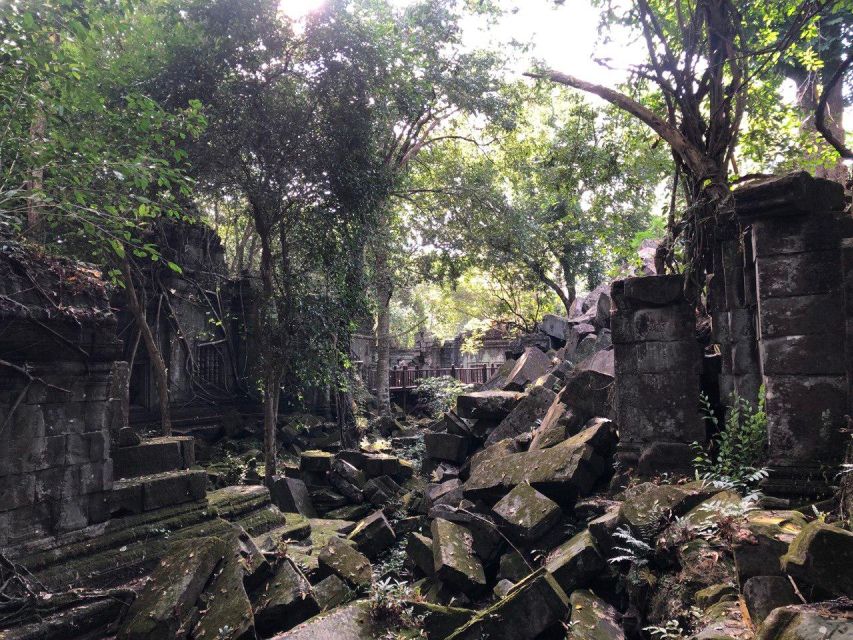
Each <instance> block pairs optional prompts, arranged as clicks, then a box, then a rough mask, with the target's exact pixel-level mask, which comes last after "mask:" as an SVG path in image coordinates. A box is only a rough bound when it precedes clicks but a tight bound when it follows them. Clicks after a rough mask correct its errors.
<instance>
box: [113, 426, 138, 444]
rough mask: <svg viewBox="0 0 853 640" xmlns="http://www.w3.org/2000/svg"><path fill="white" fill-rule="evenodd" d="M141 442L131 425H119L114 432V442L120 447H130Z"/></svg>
mask: <svg viewBox="0 0 853 640" xmlns="http://www.w3.org/2000/svg"><path fill="white" fill-rule="evenodd" d="M140 442H142V438H140V437H139V434H138V433H136V431H135V430H134V429H133V428H131V427H121V428H120V429H119V430H118V432H117V433H116V444H117V445H118V446H120V447H132V446H135V445H138V444H139V443H140Z"/></svg>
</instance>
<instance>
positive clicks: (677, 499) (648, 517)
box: [619, 482, 715, 538]
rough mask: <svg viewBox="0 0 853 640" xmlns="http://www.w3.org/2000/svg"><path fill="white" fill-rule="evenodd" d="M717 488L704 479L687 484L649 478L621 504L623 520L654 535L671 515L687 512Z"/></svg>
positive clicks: (635, 530) (646, 534)
mask: <svg viewBox="0 0 853 640" xmlns="http://www.w3.org/2000/svg"><path fill="white" fill-rule="evenodd" d="M714 493H715V491H714V490H713V489H711V488H710V487H708V486H706V485H705V484H703V483H701V482H690V483H688V484H683V485H675V484H661V485H658V484H655V483H653V482H646V483H644V484H642V485H639V486H637V487H635V488H634V489H633V490H632V492H631V495H630V496H629V497H628V498H626V499H625V501H624V502H623V503H622V506H621V507H620V508H619V522H620V524H621V525H624V526H627V527H629V528H630V529H631V531H632V532H633V533H634V535H637V536H640V537H644V538H651V537H653V536H655V535H657V534H658V533H660V532H661V531H662V530H663V528H664V526H665V525H666V524H667V522H668V521H669V518H670V517H678V516H683V515H684V514H686V513H687V512H688V511H690V510H691V509H692V508H693V507H695V506H696V505H698V504H699V503H701V502H702V501H704V500H706V499H708V498H710V497H711V496H712V495H713V494H714Z"/></svg>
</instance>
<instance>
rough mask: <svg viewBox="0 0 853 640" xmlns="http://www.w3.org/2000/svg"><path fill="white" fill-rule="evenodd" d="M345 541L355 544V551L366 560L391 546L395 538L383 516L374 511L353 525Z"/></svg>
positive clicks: (392, 530)
mask: <svg viewBox="0 0 853 640" xmlns="http://www.w3.org/2000/svg"><path fill="white" fill-rule="evenodd" d="M347 540H350V541H351V542H352V543H353V544H355V546H356V549H358V550H359V551H360V552H361V553H363V554H364V555H366V556H367V557H368V558H371V559H374V558H376V557H377V556H378V555H379V554H380V553H382V552H383V551H385V549H387V548H388V547H390V546H391V545H393V544H394V542H396V540H397V537H396V535H395V534H394V529H392V528H391V525H390V524H389V523H388V519H387V518H386V517H385V514H384V513H382V511H375V512H373V513H372V514H370V515H369V516H367V517H366V518H364V519H363V520H361V521H359V523H358V524H357V525H355V529H353V530H352V531H351V532H350V534H349V535H348V536H347Z"/></svg>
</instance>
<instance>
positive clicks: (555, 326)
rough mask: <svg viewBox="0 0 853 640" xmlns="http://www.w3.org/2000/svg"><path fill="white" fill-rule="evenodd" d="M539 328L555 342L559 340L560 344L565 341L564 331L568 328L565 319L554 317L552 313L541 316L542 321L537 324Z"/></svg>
mask: <svg viewBox="0 0 853 640" xmlns="http://www.w3.org/2000/svg"><path fill="white" fill-rule="evenodd" d="M539 328H540V329H542V331H544V332H545V333H546V334H547V335H548V336H550V337H551V338H554V339H555V340H559V341H561V342H565V341H566V331H567V330H568V328H569V322H568V319H567V318H564V317H562V316H558V315H554V314H553V313H546V314H545V315H543V316H542V321H541V322H540V323H539Z"/></svg>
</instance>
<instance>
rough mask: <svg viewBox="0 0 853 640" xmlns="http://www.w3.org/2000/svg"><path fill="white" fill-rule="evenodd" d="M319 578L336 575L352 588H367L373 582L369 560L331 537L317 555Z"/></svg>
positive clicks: (339, 540) (341, 541)
mask: <svg viewBox="0 0 853 640" xmlns="http://www.w3.org/2000/svg"><path fill="white" fill-rule="evenodd" d="M317 562H318V565H319V572H320V576H321V577H325V576H328V575H332V574H334V575H336V576H338V577H339V578H340V579H341V580H343V581H344V582H346V583H347V584H350V585H352V586H353V587H354V588H358V587H367V586H369V585H370V583H371V582H372V581H373V568H372V566H371V564H370V560H368V559H367V556H365V555H364V554H363V553H361V552H359V551H358V550H357V549H355V547H353V546H352V545H350V544H348V543H347V542H344V541H343V540H342V539H341V538H338V537H337V536H332V537H331V538H329V541H328V542H327V543H326V546H325V547H323V548H322V549H321V550H320V552H319V553H318V554H317Z"/></svg>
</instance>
